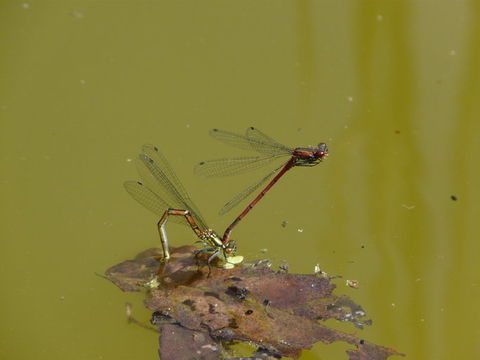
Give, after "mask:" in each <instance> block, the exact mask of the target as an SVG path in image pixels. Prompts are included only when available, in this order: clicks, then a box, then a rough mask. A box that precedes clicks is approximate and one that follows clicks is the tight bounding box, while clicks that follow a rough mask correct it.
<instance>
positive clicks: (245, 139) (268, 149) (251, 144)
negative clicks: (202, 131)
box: [210, 127, 292, 155]
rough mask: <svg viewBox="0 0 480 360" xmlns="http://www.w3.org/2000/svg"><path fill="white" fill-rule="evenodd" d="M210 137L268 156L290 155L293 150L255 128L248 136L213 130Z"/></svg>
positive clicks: (248, 132) (250, 129)
mask: <svg viewBox="0 0 480 360" xmlns="http://www.w3.org/2000/svg"><path fill="white" fill-rule="evenodd" d="M210 136H212V137H213V138H215V139H217V140H219V141H222V142H224V143H226V144H228V145H231V146H235V147H237V148H240V149H244V150H254V151H257V152H259V153H261V154H266V155H279V154H282V155H289V154H291V153H292V149H290V148H289V147H288V146H285V145H282V144H280V143H278V142H276V141H275V140H273V139H272V138H270V137H268V136H267V135H265V134H264V133H262V132H261V131H259V130H257V129H256V128H254V127H250V128H248V129H247V135H240V134H235V133H233V132H230V131H225V130H219V129H212V130H210Z"/></svg>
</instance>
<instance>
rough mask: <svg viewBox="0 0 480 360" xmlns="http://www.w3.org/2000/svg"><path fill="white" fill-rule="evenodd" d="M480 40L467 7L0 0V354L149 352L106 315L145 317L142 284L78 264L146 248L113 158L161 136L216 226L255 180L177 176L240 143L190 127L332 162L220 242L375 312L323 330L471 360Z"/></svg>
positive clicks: (319, 351)
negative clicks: (323, 274) (130, 307)
mask: <svg viewBox="0 0 480 360" xmlns="http://www.w3.org/2000/svg"><path fill="white" fill-rule="evenodd" d="M479 38H480V2H478V1H440V0H436V1H434V0H431V1H427V0H417V1H373V0H372V1H352V0H344V1H338V0H332V1H320V0H319V1H283V0H271V1H258V0H255V1H247V0H242V1H196V0H184V1H140V0H135V1H134V0H131V1H120V0H118V1H114V0H111V1H107V0H103V1H83V0H78V1H51V0H45V1H29V0H25V1H9V0H3V1H1V2H0V117H1V118H0V168H1V171H0V184H1V186H0V196H1V203H0V215H1V226H0V269H1V286H2V294H1V296H0V309H1V313H2V316H1V322H0V358H2V359H31V358H35V359H39V360H43V359H49V360H51V359H74V360H75V359H82V360H83V359H157V358H158V356H157V353H156V351H157V339H156V336H155V334H154V333H150V332H147V331H145V330H143V329H141V328H139V327H136V326H134V325H128V324H127V322H126V319H125V302H126V301H129V302H132V303H133V304H134V315H135V316H136V317H137V318H138V319H139V320H142V321H147V320H148V318H149V313H148V312H147V311H146V310H144V309H143V308H142V304H141V301H142V296H143V295H141V294H125V293H122V292H120V291H119V290H118V289H117V288H115V287H114V286H113V285H111V284H110V283H108V282H107V281H105V280H104V279H102V278H100V277H98V276H95V272H97V273H102V272H103V271H104V270H105V269H106V268H107V267H109V266H111V265H113V264H116V263H118V262H120V261H122V260H124V259H128V258H132V257H133V256H134V255H135V254H136V253H138V252H140V251H142V250H144V249H146V248H149V247H152V246H158V245H159V241H158V235H157V233H156V229H155V222H156V221H157V219H156V218H155V216H154V215H152V214H150V213H148V212H147V211H146V210H145V209H143V208H142V207H141V206H139V205H138V204H137V203H135V202H134V201H133V200H132V199H130V198H129V196H128V194H126V192H125V191H124V189H123V187H122V182H123V181H124V180H126V179H136V178H137V177H136V170H135V167H134V166H133V164H132V163H131V161H130V160H131V159H132V158H134V157H135V156H136V154H137V153H138V151H139V149H140V146H141V145H142V144H143V143H154V144H156V145H157V146H159V147H160V148H161V149H162V151H163V152H164V153H165V155H166V156H167V157H168V159H169V160H170V161H171V163H172V164H173V166H174V168H175V170H176V172H177V174H178V176H179V177H180V178H181V179H182V180H183V183H184V185H185V186H186V187H187V189H189V192H190V194H191V195H192V197H193V198H194V199H195V201H196V203H197V205H198V206H199V208H201V209H202V211H203V215H204V216H205V217H206V218H207V219H208V221H209V223H210V225H211V226H212V227H213V228H215V229H217V231H219V232H220V231H223V230H224V229H225V227H226V226H227V225H228V223H229V222H230V221H231V220H232V219H233V217H234V216H235V215H237V214H238V213H239V212H240V211H241V208H238V209H235V211H233V212H232V213H229V214H227V215H225V216H224V217H219V216H217V215H216V213H217V211H218V209H219V208H220V207H221V205H222V204H223V203H224V202H225V201H227V200H228V199H229V198H230V197H231V196H233V195H235V194H236V193H238V192H240V191H241V190H242V189H243V188H245V187H246V186H248V185H250V184H251V183H252V182H253V181H255V180H257V179H259V178H261V177H262V175H263V174H265V173H266V171H267V170H266V169H265V171H258V172H256V173H252V174H247V175H242V176H238V177H232V178H223V179H222V178H221V179H212V180H208V179H199V178H196V177H194V175H193V172H192V168H193V165H194V164H195V163H197V162H199V161H201V160H207V159H212V158H218V157H223V156H241V155H250V154H248V153H245V152H242V151H240V150H237V149H234V148H231V147H228V146H226V145H224V144H221V143H218V142H216V141H215V140H214V139H211V138H210V137H209V136H208V130H209V129H211V128H214V127H218V128H222V129H226V130H231V131H236V132H243V131H244V129H245V128H246V127H248V126H252V125H254V126H256V127H258V128H259V129H261V130H263V131H264V132H266V133H267V134H269V135H270V136H272V137H273V138H275V139H277V140H278V141H280V142H282V143H285V144H287V145H290V146H301V145H309V144H311V145H314V144H317V143H318V142H320V141H325V142H327V143H328V145H329V148H330V153H331V155H330V156H329V158H328V159H327V161H325V162H324V163H322V164H320V165H319V166H317V167H314V168H306V169H305V168H298V169H294V170H292V171H291V172H289V173H287V175H286V176H285V178H283V179H281V181H280V182H279V183H278V184H277V185H276V186H275V187H274V188H273V189H272V191H271V192H270V193H269V194H267V196H266V197H265V198H264V200H262V201H261V202H260V203H259V205H258V207H257V208H255V209H254V210H253V211H252V213H251V214H250V215H248V216H247V218H245V220H244V221H243V222H242V223H241V224H240V225H239V226H238V228H236V230H235V232H234V233H233V235H234V236H233V237H234V238H235V239H236V240H237V242H238V246H239V253H240V254H242V255H244V256H245V257H247V258H248V259H256V258H260V257H262V256H268V257H269V258H271V259H272V260H273V261H274V262H275V263H276V264H279V263H280V262H281V261H287V262H288V263H289V265H290V270H291V271H292V272H312V271H313V268H314V266H315V264H317V263H318V264H320V266H321V268H322V269H324V270H325V271H327V272H328V273H329V274H332V275H342V276H343V279H340V280H337V281H336V282H337V284H338V289H337V293H346V294H348V295H350V296H352V297H353V298H354V299H355V300H356V301H358V302H359V303H360V304H362V305H363V307H364V308H365V310H366V311H367V314H368V317H369V318H372V319H373V320H374V323H373V325H372V326H371V327H369V328H368V329H365V330H363V331H360V330H357V329H354V328H353V327H352V326H350V324H335V323H334V322H331V324H332V326H336V327H338V328H340V329H343V330H347V331H351V332H353V331H356V332H357V333H359V334H360V335H361V336H362V337H363V338H365V339H367V340H369V341H372V342H375V343H379V344H383V345H387V346H391V347H394V348H396V349H397V350H399V351H401V352H404V353H406V354H407V355H408V357H407V358H408V359H435V360H447V359H453V358H459V359H461V358H463V359H473V358H480V350H479V347H478V338H479V336H480V334H479V330H478V322H479V320H480V316H479V315H480V314H479V312H480V310H479V306H478V304H479V300H480V280H479V275H480V274H479V266H478V254H479V250H480V249H479V247H480V246H479V240H478V239H479V238H480V236H479V230H478V229H479V225H478V219H479V204H480V190H479V177H480V171H479V166H478V158H479V155H480V151H479V140H478V139H479V127H480V102H479V90H480V89H479V84H480V82H479V81H480V76H479V67H480V47H479V40H478V39H479ZM452 195H455V196H456V197H457V198H458V200H457V201H453V200H452V199H451V196H452ZM282 221H288V224H287V226H286V227H285V228H284V227H282V226H281V223H282ZM168 231H169V235H170V239H171V242H172V244H173V245H180V244H185V243H193V241H194V240H195V237H194V236H193V234H192V233H191V232H190V231H188V230H187V229H186V228H183V227H179V226H177V225H172V226H170V227H169V228H168ZM264 248H266V249H268V252H267V254H266V255H262V254H261V253H260V250H261V249H264ZM345 279H355V280H358V281H359V284H360V288H359V289H357V290H354V289H351V288H348V287H346V286H345V284H344V281H345ZM329 324H330V322H329ZM347 348H348V346H346V345H345V344H333V345H328V346H326V345H322V344H318V345H316V346H315V347H314V348H313V349H312V350H311V351H306V352H304V354H303V356H302V359H346V358H347V357H346V355H345V353H344V350H345V349H347Z"/></svg>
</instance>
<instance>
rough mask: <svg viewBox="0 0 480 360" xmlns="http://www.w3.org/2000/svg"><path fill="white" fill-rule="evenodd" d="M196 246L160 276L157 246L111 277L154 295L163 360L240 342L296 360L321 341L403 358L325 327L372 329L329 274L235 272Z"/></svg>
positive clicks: (226, 350)
mask: <svg viewBox="0 0 480 360" xmlns="http://www.w3.org/2000/svg"><path fill="white" fill-rule="evenodd" d="M194 249H195V248H193V247H189V246H184V247H180V248H175V249H172V258H171V260H170V261H169V262H168V263H167V264H166V265H165V266H164V268H163V269H162V271H161V276H157V273H158V270H159V263H158V261H157V260H156V259H158V258H159V253H158V250H156V249H150V250H147V251H144V252H142V253H141V254H139V255H138V256H137V257H136V258H135V259H134V260H128V261H125V262H123V263H121V264H119V265H115V266H113V267H112V268H110V269H108V270H107V272H106V275H105V276H106V277H107V278H108V279H109V280H111V281H112V282H113V283H114V284H115V285H117V286H118V287H120V288H121V289H122V290H124V291H139V290H140V289H142V288H146V289H147V290H148V298H147V299H146V300H145V305H146V306H147V308H149V309H150V310H152V311H153V316H152V323H153V324H154V325H155V326H157V327H158V329H159V331H160V350H159V354H160V357H161V359H162V360H168V359H194V358H196V359H200V358H201V359H219V358H224V357H232V356H233V355H232V352H231V351H230V348H231V346H232V345H234V344H237V343H241V342H246V343H248V344H251V345H254V346H255V347H256V348H257V352H256V353H255V354H253V355H251V356H252V358H257V359H258V358H264V359H268V358H279V357H291V358H298V357H299V356H300V354H301V352H302V350H304V349H309V348H311V347H312V345H313V344H315V343H316V342H318V341H322V342H324V343H327V344H328V343H332V342H335V341H344V342H347V343H349V344H351V345H352V349H350V350H348V351H347V353H348V355H349V357H350V359H351V360H366V359H369V360H381V359H387V358H389V357H390V356H392V355H402V354H399V353H398V352H396V351H395V350H393V349H390V348H387V347H383V346H379V345H375V344H372V343H369V342H367V341H365V340H363V339H361V338H359V337H358V336H357V335H355V334H349V333H345V332H342V331H339V330H336V329H333V328H330V327H327V326H326V325H324V324H322V321H324V320H327V319H331V318H334V319H337V320H339V321H349V322H352V323H353V324H354V326H355V327H357V328H362V327H363V326H365V325H370V324H371V321H370V320H368V319H365V316H366V314H365V311H364V310H363V309H362V308H361V307H360V306H359V305H357V304H355V303H354V302H353V301H352V300H351V299H350V298H348V297H347V296H342V295H336V294H334V293H333V291H334V289H335V287H336V286H335V284H332V283H331V282H330V281H331V279H330V278H329V277H320V276H318V275H314V274H312V275H306V274H290V273H286V272H285V271H278V272H275V271H273V270H271V264H270V263H269V262H268V261H265V260H262V261H257V262H255V263H242V264H240V265H236V266H235V267H234V268H233V269H224V268H220V267H215V266H211V267H208V266H207V265H205V263H206V261H205V260H206V258H202V253H199V254H197V255H196V256H195V255H193V251H194ZM244 358H245V357H244Z"/></svg>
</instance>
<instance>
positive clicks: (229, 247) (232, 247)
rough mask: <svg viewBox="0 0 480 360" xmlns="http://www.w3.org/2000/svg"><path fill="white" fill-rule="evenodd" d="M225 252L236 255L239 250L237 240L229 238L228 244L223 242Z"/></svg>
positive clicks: (228, 254)
mask: <svg viewBox="0 0 480 360" xmlns="http://www.w3.org/2000/svg"><path fill="white" fill-rule="evenodd" d="M223 252H224V253H225V255H226V256H230V255H235V253H236V252H237V244H236V243H235V240H229V241H228V242H227V243H226V244H223Z"/></svg>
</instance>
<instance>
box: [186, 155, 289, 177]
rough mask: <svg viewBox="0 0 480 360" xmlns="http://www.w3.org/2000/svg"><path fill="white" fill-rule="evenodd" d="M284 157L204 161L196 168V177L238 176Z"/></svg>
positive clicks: (252, 157)
mask: <svg viewBox="0 0 480 360" xmlns="http://www.w3.org/2000/svg"><path fill="white" fill-rule="evenodd" d="M283 156H284V154H281V155H274V156H271V155H269V156H248V157H239V158H225V159H217V160H209V161H202V162H201V163H198V164H197V165H196V166H195V168H194V172H195V175H197V176H202V177H222V176H230V175H238V174H243V173H245V172H248V171H252V170H256V169H259V168H261V167H264V166H266V165H268V164H271V163H272V162H273V161H275V160H277V159H278V158H280V157H283Z"/></svg>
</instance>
